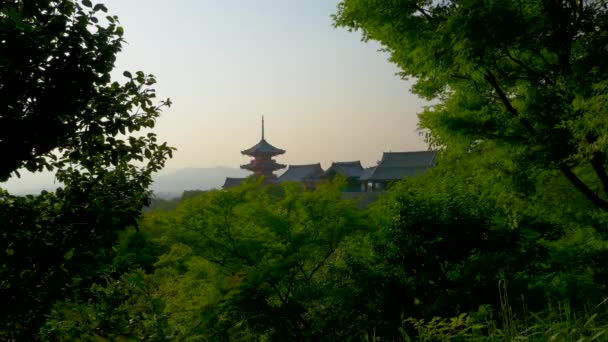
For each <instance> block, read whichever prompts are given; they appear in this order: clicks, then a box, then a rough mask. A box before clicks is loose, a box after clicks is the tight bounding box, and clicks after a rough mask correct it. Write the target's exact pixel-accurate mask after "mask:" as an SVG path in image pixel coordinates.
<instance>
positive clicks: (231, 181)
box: [222, 177, 245, 189]
mask: <svg viewBox="0 0 608 342" xmlns="http://www.w3.org/2000/svg"><path fill="white" fill-rule="evenodd" d="M244 181H245V178H230V177H226V180H225V181H224V185H222V188H223V189H228V188H232V187H235V186H238V185H241V184H242V183H243V182H244Z"/></svg>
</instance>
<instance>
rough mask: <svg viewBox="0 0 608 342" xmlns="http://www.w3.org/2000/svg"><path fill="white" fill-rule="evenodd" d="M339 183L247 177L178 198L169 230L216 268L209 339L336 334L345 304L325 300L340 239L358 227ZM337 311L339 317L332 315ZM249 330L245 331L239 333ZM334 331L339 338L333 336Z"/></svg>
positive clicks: (352, 206) (358, 218)
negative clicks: (219, 281) (270, 182)
mask: <svg viewBox="0 0 608 342" xmlns="http://www.w3.org/2000/svg"><path fill="white" fill-rule="evenodd" d="M343 185H344V183H343V182H340V181H336V182H335V183H333V184H328V185H324V186H320V187H319V188H318V189H316V190H315V191H305V190H303V189H302V187H301V186H300V185H299V184H295V183H293V184H289V183H287V184H282V185H281V186H280V187H266V186H262V187H261V188H260V185H259V183H258V182H249V183H247V184H245V185H243V186H240V187H238V188H235V189H230V190H229V191H212V192H208V193H205V194H203V195H201V196H199V197H197V198H193V199H189V200H186V201H185V202H184V203H183V204H182V205H181V206H180V208H179V209H178V213H179V214H178V216H177V217H175V218H174V221H173V223H170V225H172V228H171V230H172V231H173V234H174V236H177V237H178V239H179V241H182V242H183V243H185V244H188V245H190V246H191V247H192V250H193V253H194V254H195V255H200V256H201V257H203V258H204V259H206V260H209V261H211V262H213V263H214V264H215V265H217V267H218V269H219V270H220V271H221V272H222V273H223V274H224V278H225V282H224V283H223V285H222V286H221V291H222V292H223V293H224V295H223V299H222V301H221V302H219V303H218V304H217V305H215V306H214V309H213V310H214V313H213V315H212V316H213V317H215V318H214V319H208V323H207V324H208V331H207V333H213V334H215V335H214V337H213V338H214V339H221V338H228V337H230V338H235V339H248V338H251V336H267V338H270V339H271V340H289V341H292V340H301V339H313V338H317V339H320V338H322V337H325V338H327V339H329V340H331V339H332V336H333V338H334V339H336V338H338V339H343V338H345V335H337V333H336V332H337V331H338V332H341V333H343V332H345V331H346V330H347V329H346V328H345V327H340V326H339V325H338V324H339V323H338V322H340V323H345V324H348V326H349V327H352V326H353V322H348V318H349V317H351V316H350V313H349V312H348V311H346V310H345V311H341V310H337V308H338V305H329V303H331V302H335V303H337V302H339V299H338V300H335V301H334V300H333V299H331V297H332V294H336V293H337V292H334V291H333V289H334V285H335V284H337V283H340V282H341V280H340V279H338V278H336V277H334V272H333V270H334V268H335V265H336V263H337V262H338V261H339V260H341V259H342V258H343V257H344V255H345V254H346V251H345V249H344V242H345V241H346V239H347V237H349V236H352V235H353V234H355V233H356V232H357V231H361V230H364V228H365V220H364V218H363V217H362V212H361V211H360V210H359V209H358V208H357V205H356V203H354V202H352V201H348V200H342V199H340V197H341V191H340V189H341V187H342V186H343ZM340 315H342V316H344V317H343V318H344V320H340V319H339V318H338V317H337V316H340ZM247 336H249V337H247ZM337 336H342V337H337Z"/></svg>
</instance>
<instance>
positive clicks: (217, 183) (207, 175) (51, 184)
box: [0, 167, 250, 198]
mask: <svg viewBox="0 0 608 342" xmlns="http://www.w3.org/2000/svg"><path fill="white" fill-rule="evenodd" d="M249 174H250V173H249V172H247V171H245V170H241V169H233V168H229V167H213V168H185V169H179V170H176V171H164V172H163V173H161V174H158V175H156V176H154V184H152V190H153V191H154V194H155V195H156V196H157V197H161V198H173V197H179V196H181V195H182V192H184V190H209V189H214V188H220V187H221V186H222V184H224V180H225V179H226V177H247V176H248V175H249ZM60 186H61V184H60V183H58V182H56V181H55V180H54V176H53V174H51V173H48V172H41V173H36V174H31V173H29V172H23V173H22V177H21V178H15V177H13V178H11V179H10V180H9V181H8V182H6V183H0V188H4V189H6V190H8V191H9V192H11V193H13V194H15V195H25V194H38V193H40V191H42V190H48V191H54V190H55V189H56V188H57V187H60Z"/></svg>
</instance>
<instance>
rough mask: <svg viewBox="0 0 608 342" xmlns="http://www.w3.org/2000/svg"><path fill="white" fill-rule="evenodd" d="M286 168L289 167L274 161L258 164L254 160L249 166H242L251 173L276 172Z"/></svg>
mask: <svg viewBox="0 0 608 342" xmlns="http://www.w3.org/2000/svg"><path fill="white" fill-rule="evenodd" d="M286 166H287V165H283V164H279V163H277V162H275V161H274V160H268V161H264V162H256V161H255V160H254V161H252V162H250V163H248V164H245V165H241V169H245V170H250V171H256V170H267V171H275V170H280V169H283V168H285V167H286Z"/></svg>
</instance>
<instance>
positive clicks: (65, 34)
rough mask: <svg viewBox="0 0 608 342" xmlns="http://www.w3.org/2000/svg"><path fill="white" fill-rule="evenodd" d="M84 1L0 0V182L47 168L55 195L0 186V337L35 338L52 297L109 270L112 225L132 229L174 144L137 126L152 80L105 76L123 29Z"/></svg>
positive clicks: (146, 116)
mask: <svg viewBox="0 0 608 342" xmlns="http://www.w3.org/2000/svg"><path fill="white" fill-rule="evenodd" d="M106 11H107V9H106V7H105V6H104V5H102V4H96V5H94V6H93V4H92V3H91V2H90V1H88V0H82V1H79V2H75V1H71V0H44V1H29V0H27V1H8V2H6V1H5V2H2V3H1V4H0V46H1V48H0V61H1V62H0V107H1V108H2V112H3V114H2V116H1V117H0V127H1V128H0V146H1V147H2V150H3V151H5V152H6V153H5V155H4V159H3V163H2V165H1V166H0V180H1V181H5V180H7V179H8V178H9V177H10V176H11V175H17V176H18V175H19V173H18V172H19V171H18V170H19V169H21V168H25V169H26V170H29V171H41V170H43V169H47V170H53V171H56V177H57V179H58V180H59V181H60V182H61V183H63V184H64V187H63V188H60V189H57V191H55V192H54V193H49V192H42V193H41V194H40V195H37V196H27V197H17V196H12V195H10V194H9V193H7V192H6V191H3V190H0V232H1V233H0V234H1V236H2V238H1V239H0V251H1V252H0V253H1V256H0V264H1V268H0V279H1V281H0V298H2V300H1V301H2V302H1V304H0V308H1V309H0V313H1V314H0V338H2V339H17V340H34V339H36V338H37V337H36V336H37V330H38V328H39V327H40V326H41V325H42V323H43V322H44V319H45V318H44V315H45V314H46V313H47V312H48V310H49V309H50V308H51V306H52V305H53V303H54V302H55V301H56V300H63V299H66V298H68V299H69V298H71V297H73V296H75V297H80V298H87V296H88V294H87V293H88V291H90V289H91V286H92V285H93V284H95V283H98V282H99V281H100V280H101V279H103V278H104V275H105V274H111V273H112V270H109V269H108V268H107V266H106V265H107V263H109V262H110V261H111V260H112V257H113V256H114V255H115V252H114V251H113V250H112V246H113V245H114V243H115V241H116V238H117V232H119V231H122V230H125V229H126V228H128V227H135V228H137V223H138V222H137V221H138V219H139V217H140V216H141V209H142V207H143V206H144V205H146V204H147V203H148V202H149V196H150V194H149V191H148V190H147V189H148V187H149V186H150V184H151V175H152V173H154V172H156V171H158V170H159V169H160V168H162V167H163V165H164V163H165V161H166V159H167V158H169V157H170V156H171V153H172V151H173V149H172V148H171V147H168V146H167V145H166V143H162V144H161V143H158V142H157V138H156V135H155V134H154V133H152V132H148V133H146V132H145V130H146V129H148V128H152V127H154V124H155V120H156V118H158V116H159V115H160V110H161V108H162V107H163V106H165V105H169V104H170V102H169V101H161V102H160V103H156V102H155V93H154V90H153V89H152V88H150V86H152V85H153V84H154V83H155V82H156V81H155V78H154V76H152V75H145V74H144V73H143V72H137V73H135V75H133V74H131V73H129V72H125V73H124V76H125V77H126V78H127V81H126V82H125V83H124V84H120V83H118V82H111V80H110V72H111V71H112V69H113V68H114V61H115V56H116V54H117V53H118V52H119V51H120V49H121V46H122V43H123V39H122V35H123V29H122V27H120V26H119V23H118V20H117V18H116V17H115V16H105V17H104V14H103V13H105V12H106Z"/></svg>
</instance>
